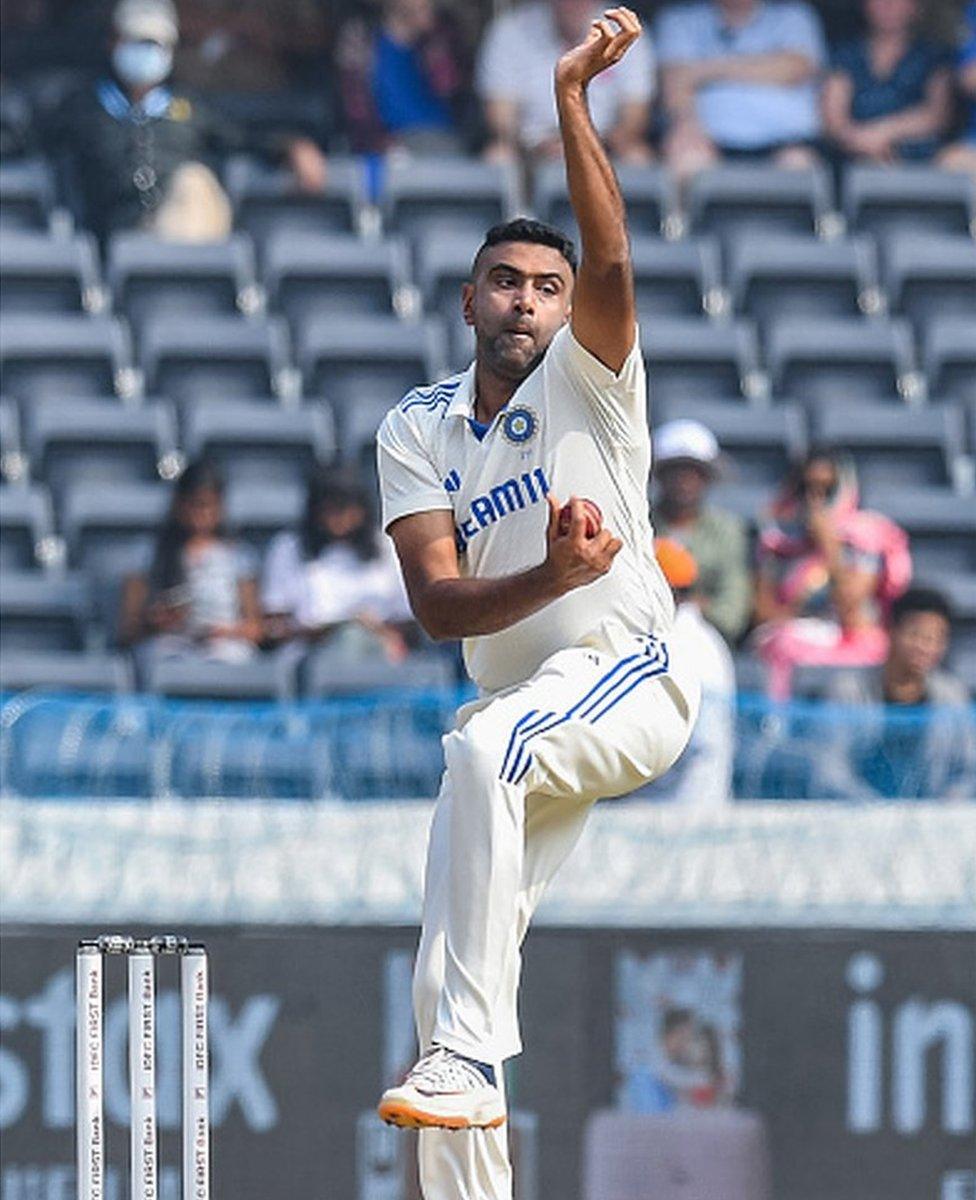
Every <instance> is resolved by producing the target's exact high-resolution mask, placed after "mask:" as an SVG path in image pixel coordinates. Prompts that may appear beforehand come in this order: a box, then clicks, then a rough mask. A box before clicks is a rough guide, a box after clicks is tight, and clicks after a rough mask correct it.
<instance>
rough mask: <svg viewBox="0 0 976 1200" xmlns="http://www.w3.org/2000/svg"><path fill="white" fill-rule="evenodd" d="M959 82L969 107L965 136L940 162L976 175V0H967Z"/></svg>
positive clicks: (962, 94)
mask: <svg viewBox="0 0 976 1200" xmlns="http://www.w3.org/2000/svg"><path fill="white" fill-rule="evenodd" d="M964 21H965V24H964V32H963V43H962V46H961V48H960V50H959V70H958V73H957V75H956V83H957V86H958V89H959V92H960V94H961V96H962V99H963V103H964V106H965V110H966V117H965V125H964V127H963V132H962V139H961V140H960V141H958V142H956V143H955V144H954V145H952V146H947V147H946V149H945V150H944V151H943V152H942V155H941V156H940V158H939V166H941V167H945V168H946V169H947V170H949V171H970V172H971V173H972V174H974V175H976V3H971V4H967V6H966V13H965V17H964Z"/></svg>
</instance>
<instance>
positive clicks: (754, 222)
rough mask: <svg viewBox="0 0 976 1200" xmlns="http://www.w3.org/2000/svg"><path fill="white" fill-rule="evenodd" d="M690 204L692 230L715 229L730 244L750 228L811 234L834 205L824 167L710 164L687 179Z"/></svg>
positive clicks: (751, 230) (760, 230)
mask: <svg viewBox="0 0 976 1200" xmlns="http://www.w3.org/2000/svg"><path fill="white" fill-rule="evenodd" d="M687 208H688V218H689V223H690V226H691V230H692V232H693V233H714V234H717V235H718V236H719V237H720V238H721V239H722V240H723V242H725V243H726V244H731V242H732V240H733V239H735V238H737V237H739V236H741V235H742V234H744V233H746V232H749V233H756V234H759V235H762V234H767V233H792V234H812V233H816V232H818V230H819V229H820V228H821V226H822V225H823V222H824V219H825V218H826V217H827V216H828V214H829V213H830V211H831V208H832V204H831V187H830V180H829V177H828V175H827V173H826V171H824V170H823V169H821V168H816V169H814V170H810V171H787V170H782V169H780V168H777V167H763V166H756V165H754V164H749V165H739V164H732V165H725V166H719V167H712V168H711V169H709V170H707V171H701V172H700V173H699V174H698V175H696V176H695V177H694V178H693V179H692V180H691V182H690V183H689V185H688V199H687Z"/></svg>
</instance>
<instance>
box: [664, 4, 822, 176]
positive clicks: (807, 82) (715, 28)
mask: <svg viewBox="0 0 976 1200" xmlns="http://www.w3.org/2000/svg"><path fill="white" fill-rule="evenodd" d="M657 47H658V56H659V59H660V62H661V84H662V92H663V95H664V106H665V110H666V115H667V118H668V123H669V125H668V131H667V134H666V136H665V142H664V153H665V158H666V160H667V162H668V163H669V164H670V166H671V167H672V168H673V169H674V171H675V172H676V174H677V175H678V178H679V179H681V180H685V179H688V178H690V177H691V176H692V175H694V174H696V173H697V172H698V171H701V170H703V169H704V168H706V167H710V166H713V165H714V164H715V163H717V162H718V161H719V159H721V158H727V157H733V158H746V159H771V160H772V161H773V162H775V163H777V164H778V165H780V166H784V167H797V168H802V167H808V166H810V165H811V164H812V163H813V162H815V161H816V157H817V156H816V153H815V151H814V150H813V149H812V143H813V142H814V141H815V140H816V139H817V137H818V136H819V133H820V119H819V114H818V111H817V76H818V75H819V73H820V70H821V68H822V66H823V63H824V60H825V58H826V48H825V45H824V38H823V32H822V30H821V27H820V21H819V20H818V18H817V16H816V14H815V13H814V11H813V10H812V9H811V8H810V7H808V6H807V5H806V4H799V3H779V4H765V3H762V2H761V0H700V2H698V3H694V4H683V5H679V6H677V7H669V8H665V9H664V11H663V12H662V14H661V16H660V18H659V20H658V23H657Z"/></svg>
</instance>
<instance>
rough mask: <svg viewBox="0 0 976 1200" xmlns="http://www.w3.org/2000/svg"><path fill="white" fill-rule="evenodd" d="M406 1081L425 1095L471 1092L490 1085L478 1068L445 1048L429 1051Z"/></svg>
mask: <svg viewBox="0 0 976 1200" xmlns="http://www.w3.org/2000/svg"><path fill="white" fill-rule="evenodd" d="M405 1082H406V1083H409V1084H410V1085H411V1086H413V1087H415V1088H417V1089H419V1090H420V1091H425V1092H470V1091H472V1090H473V1089H474V1088H483V1087H490V1086H491V1085H490V1084H489V1083H488V1081H487V1079H485V1077H484V1075H483V1074H482V1073H481V1072H480V1071H479V1070H478V1068H477V1067H476V1066H473V1065H472V1064H471V1063H469V1062H466V1061H465V1060H464V1059H463V1058H460V1057H459V1056H458V1055H457V1054H454V1053H453V1052H452V1051H450V1050H448V1049H446V1048H445V1047H444V1046H434V1048H433V1049H432V1050H429V1051H428V1052H427V1053H426V1054H425V1055H424V1056H423V1057H422V1058H421V1059H420V1060H419V1061H418V1062H417V1064H416V1066H415V1067H414V1068H413V1070H412V1071H411V1072H410V1074H409V1075H408V1076H407V1078H406V1080H405Z"/></svg>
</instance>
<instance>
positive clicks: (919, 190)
mask: <svg viewBox="0 0 976 1200" xmlns="http://www.w3.org/2000/svg"><path fill="white" fill-rule="evenodd" d="M842 192H843V204H844V215H845V216H846V218H847V223H848V227H849V228H850V229H853V230H857V231H858V232H859V233H873V234H875V235H879V234H883V235H888V234H891V233H904V232H906V231H907V230H915V231H917V232H919V233H926V234H932V233H957V234H967V233H970V232H971V231H972V229H973V227H974V225H973V223H974V221H976V180H974V179H972V178H971V177H970V176H968V175H966V174H962V173H960V174H955V173H952V172H949V171H940V170H939V169H937V168H935V167H926V166H867V165H861V164H858V165H853V166H849V167H848V168H847V169H846V171H845V173H844V181H843V188H842Z"/></svg>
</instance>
